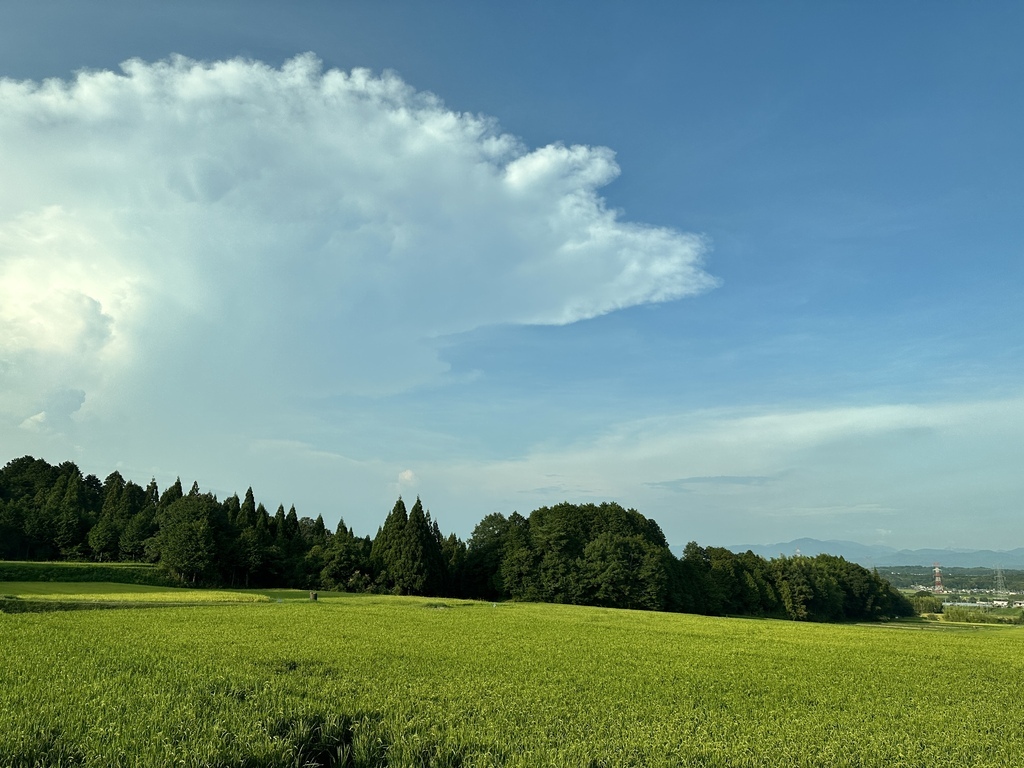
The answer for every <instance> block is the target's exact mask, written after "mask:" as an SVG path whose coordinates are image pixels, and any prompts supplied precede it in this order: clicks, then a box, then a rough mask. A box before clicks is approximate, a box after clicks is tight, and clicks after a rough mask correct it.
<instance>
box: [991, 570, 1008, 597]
mask: <svg viewBox="0 0 1024 768" xmlns="http://www.w3.org/2000/svg"><path fill="white" fill-rule="evenodd" d="M993 591H994V592H995V593H996V594H997V595H1008V594H1010V590H1008V589H1007V588H1006V578H1005V577H1004V576H1003V567H1002V566H1001V565H997V566H996V588H995V590H993Z"/></svg>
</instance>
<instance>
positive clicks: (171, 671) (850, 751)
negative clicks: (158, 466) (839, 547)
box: [0, 583, 1024, 767]
mask: <svg viewBox="0 0 1024 768" xmlns="http://www.w3.org/2000/svg"><path fill="white" fill-rule="evenodd" d="M51 586H52V587H53V589H54V592H53V594H65V595H66V594H68V592H69V590H67V589H66V588H67V586H68V585H51ZM78 586H79V587H82V588H83V590H85V587H83V586H82V585H78ZM10 587H11V584H10V583H8V584H3V583H0V594H12V592H11V591H10ZM61 589H64V592H60V590H61ZM89 589H93V588H92V587H90V588H89ZM116 589H119V590H121V591H120V592H117V593H116V594H130V591H125V589H124V588H123V587H117V588H116ZM78 594H80V595H84V594H89V595H96V594H102V590H99V591H92V592H87V591H82V592H79V593H78ZM137 594H140V595H141V594H158V593H157V592H149V591H147V590H141V591H140V592H138V593H137ZM257 594H259V592H258V591H257ZM263 597H264V598H265V599H266V598H269V600H268V601H266V602H259V603H237V604H220V605H194V606H188V607H168V608H162V609H160V610H152V609H140V610H107V611H75V612H55V613H32V614H18V615H2V614H0V648H3V650H4V664H3V665H0V764H2V765H5V766H6V765H14V766H32V765H88V766H107V765H124V766H165V765H184V766H302V765H316V764H319V765H331V764H334V765H352V766H371V765H391V766H418V765H449V766H455V765H461V766H471V765H472V766H498V765H504V766H545V765H566V766H600V765H607V766H629V765H651V766H662V765H665V766H669V765H687V766H689V765H692V766H824V765H839V766H929V767H932V766H937V765H957V766H972V765H976V766H990V765H991V766H996V765H1005V766H1010V765H1018V764H1019V762H1020V755H1021V753H1022V751H1024V735H1021V734H1020V733H1019V732H1018V731H1017V730H1016V728H1015V725H1014V724H1018V723H1020V722H1022V717H1024V701H1022V699H1021V697H1020V695H1019V693H1018V690H1017V681H1018V680H1019V679H1021V675H1022V672H1024V653H1022V650H1024V633H1022V631H1020V630H1018V629H1017V628H980V629H978V628H966V627H962V628H956V629H954V630H953V631H950V629H953V628H950V629H946V628H939V629H936V626H937V625H934V624H932V625H924V626H925V627H929V629H927V630H922V629H919V627H920V626H922V625H915V624H910V623H904V624H893V625H878V626H859V625H858V626H854V625H844V626H828V625H812V624H796V623H790V622H781V621H757V620H744V619H714V618H704V617H696V616H685V615H671V614H657V613H642V612H631V611H613V610H605V609H595V608H579V607H571V606H550V605H533V604H515V603H510V604H499V605H497V606H492V604H490V603H478V602H464V601H452V600H429V599H417V598H389V597H372V596H342V595H323V594H321V599H320V600H319V601H318V602H316V603H312V602H309V601H308V595H305V594H304V593H297V592H291V591H281V592H280V593H266V594H264V595H263ZM302 597H305V598H307V599H291V598H302Z"/></svg>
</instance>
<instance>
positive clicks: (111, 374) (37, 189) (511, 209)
mask: <svg viewBox="0 0 1024 768" xmlns="http://www.w3.org/2000/svg"><path fill="white" fill-rule="evenodd" d="M122 69H123V72H121V73H115V72H83V73H80V74H79V75H77V77H75V78H74V79H73V80H71V81H67V82H65V81H59V80H52V81H46V82H44V83H41V84H39V83H32V82H14V81H9V80H6V81H0V168H3V184H2V185H0V393H2V394H0V416H2V417H3V419H4V422H5V423H6V424H8V425H12V424H21V425H22V426H23V427H25V428H44V427H45V426H46V424H47V423H49V424H51V425H52V424H56V423H59V422H60V421H61V420H66V419H67V418H68V417H69V416H70V415H71V414H72V413H74V412H75V411H76V410H77V409H78V408H79V406H82V409H83V413H86V412H92V413H102V412H106V411H113V410H115V409H116V406H117V405H118V404H123V403H124V401H125V399H126V398H132V397H136V396H140V395H139V393H140V392H142V391H143V390H146V391H148V392H149V397H150V400H151V402H154V403H158V402H160V398H165V399H166V402H168V403H174V404H176V406H177V407H180V408H187V407H191V406H193V405H195V404H196V403H198V402H200V401H203V402H204V403H205V405H204V406H203V409H206V408H209V406H210V405H212V404H215V403H223V407H224V408H228V409H230V408H231V407H232V406H235V407H239V408H260V407H267V406H272V405H274V404H275V403H276V402H277V401H278V400H280V399H281V398H283V397H285V396H287V397H292V398H294V397H295V396H303V397H324V396H329V395H331V394H336V393H353V392H355V393H386V392H394V391H400V390H402V389H404V388H407V387H409V386H412V385H415V384H417V383H422V382H424V381H429V380H430V379H432V378H434V377H436V376H437V375H439V374H440V373H443V365H442V364H441V363H440V362H439V361H438V358H437V356H436V354H435V350H434V347H433V345H432V340H434V339H437V338H438V337H440V336H444V335H448V334H454V333H459V332H463V331H467V330H471V329H473V328H477V327H480V326H483V325H487V324H494V323H536V324H563V323H571V322H574V321H578V320H581V319H585V318H590V317H594V316H597V315H600V314H603V313H607V312H610V311H613V310H616V309H619V308H623V307H628V306H633V305H637V304H642V303H647V302H659V301H666V300H670V299H675V298H678V297H682V296H686V295H688V294H694V293H697V292H700V291H703V290H705V289H707V288H709V287H711V286H712V285H713V284H714V281H713V279H712V278H710V277H709V276H708V275H707V274H705V273H704V272H703V271H702V270H701V266H700V259H701V255H702V251H703V249H704V244H703V242H702V240H701V238H699V237H697V236H693V235H688V234H684V233H680V232H677V231H674V230H670V229H666V228H659V227H654V226H647V225H643V224H636V223H631V222H627V221H624V220H623V219H622V218H621V216H620V214H619V213H618V212H616V211H613V210H609V209H608V208H606V206H605V204H604V201H603V200H602V198H601V197H600V196H599V194H598V190H599V189H600V188H601V187H602V186H603V185H606V184H608V183H609V182H610V181H611V180H612V179H613V178H615V176H616V175H617V173H618V167H617V166H616V164H615V161H614V157H613V154H612V152H611V151H610V150H608V149H605V148H600V147H597V148H595V147H585V146H561V145H552V146H547V147H542V148H540V149H535V150H530V149H528V148H526V147H524V146H522V145H521V143H519V142H518V141H517V140H516V139H514V138H513V137H510V136H508V135H505V134H502V133H500V131H499V130H498V129H497V127H496V125H495V123H494V122H493V121H491V120H488V119H485V118H483V117H479V116H474V115H469V114H458V113H455V112H452V111H450V110H448V109H446V108H445V107H444V106H443V105H442V104H441V102H440V101H439V100H437V99H436V98H435V97H433V96H431V95H429V94H423V93H418V92H416V91H415V90H413V89H412V88H411V87H410V86H408V85H407V84H406V83H404V82H403V81H402V80H400V79H399V78H398V77H396V76H391V75H386V76H383V77H375V76H373V75H371V74H370V73H369V72H366V71H362V70H356V71H353V72H351V73H344V72H339V71H328V72H323V71H321V68H320V64H319V62H318V61H317V59H316V58H314V57H313V56H311V55H306V56H300V57H298V58H296V59H293V60H292V61H290V62H288V63H287V64H285V66H284V67H283V68H281V69H274V68H272V67H269V66H266V65H264V64H261V63H258V62H251V61H243V60H232V61H225V62H217V63H213V64H205V63H197V62H194V61H190V60H187V59H183V58H174V59H171V60H170V61H166V62H160V63H155V64H149V63H145V62H142V61H130V62H127V63H126V64H124V65H123V67H122ZM83 403H84V405H83ZM197 407H198V406H197ZM48 409H49V410H48Z"/></svg>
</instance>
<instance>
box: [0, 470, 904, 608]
mask: <svg viewBox="0 0 1024 768" xmlns="http://www.w3.org/2000/svg"><path fill="white" fill-rule="evenodd" d="M15 558H17V559H23V560H46V559H58V558H59V559H64V560H85V559H90V560H93V561H97V562H102V563H106V562H111V563H113V562H116V561H134V562H140V561H149V562H151V563H159V565H160V566H161V569H162V572H163V573H165V574H167V576H168V577H171V578H173V579H175V580H177V581H178V583H181V582H185V583H189V584H205V585H228V586H232V587H278V586H292V587H301V588H305V589H321V588H326V589H338V590H347V591H367V590H373V591H381V592H391V593H395V594H408V595H431V596H450V597H477V598H485V599H488V600H497V599H508V598H511V599H516V600H533V601H547V602H557V603H576V604H583V605H598V606H606V607H613V608H636V609H648V610H669V611H683V612H691V613H703V614H712V615H744V616H773V617H785V618H790V619H795V620H805V621H859V620H870V619H879V618H885V617H892V616H903V615H910V614H912V613H913V606H912V605H911V604H910V602H909V601H908V600H907V599H906V598H905V597H903V596H902V595H901V594H900V593H898V592H897V591H895V590H894V589H892V587H891V586H890V585H889V583H888V582H887V581H886V580H884V579H882V578H881V577H880V576H879V575H878V574H877V573H876V572H870V571H868V570H866V569H864V568H862V567H861V566H859V565H856V564H854V563H849V562H847V561H846V560H844V559H842V558H838V557H832V556H829V555H819V556H817V557H814V558H806V557H795V558H779V559H777V560H764V559H762V558H760V557H758V556H757V555H755V554H753V553H752V552H745V553H743V554H735V553H733V552H731V551H730V550H727V549H723V548H721V547H708V548H704V547H701V546H699V545H698V544H697V543H696V542H690V543H689V544H688V545H687V546H686V548H685V550H684V552H683V556H682V558H678V559H677V558H676V557H674V556H673V555H672V553H671V552H670V550H669V548H668V542H667V541H666V539H665V535H664V533H663V532H662V530H661V528H660V527H659V526H658V524H657V523H656V522H655V521H654V520H650V519H648V518H646V517H644V516H643V515H641V514H640V513H639V512H637V511H636V510H633V509H625V508H623V507H622V506H620V505H619V504H615V503H603V504H570V503H568V502H564V503H562V504H558V505H555V506H553V507H541V508H539V509H537V510H534V511H533V512H532V513H531V514H530V515H529V517H528V518H527V517H523V516H522V515H520V514H519V513H518V512H513V513H512V514H511V515H510V516H509V517H507V518H506V517H505V516H504V515H501V514H497V513H494V514H490V515H487V516H486V517H485V518H484V519H483V520H481V521H480V523H479V524H478V525H477V526H476V527H475V528H474V530H473V535H472V536H471V537H470V539H469V541H468V542H467V543H464V542H462V541H461V540H460V539H459V538H458V537H457V536H455V535H454V534H452V535H449V536H447V537H445V536H443V535H442V533H441V530H440V527H439V526H438V524H437V522H436V521H435V520H433V519H432V518H431V516H430V513H429V512H427V511H425V510H424V508H423V503H422V501H421V500H420V499H419V498H417V499H416V502H415V503H414V504H413V506H412V509H411V510H409V511H407V510H406V507H405V503H404V502H403V500H402V499H401V498H399V499H398V500H397V501H396V502H395V505H394V507H393V509H392V510H391V512H390V514H388V516H387V518H386V519H385V521H384V524H383V525H382V526H381V528H380V529H379V530H378V532H377V536H376V537H375V538H374V539H373V540H372V541H371V539H370V537H368V536H367V537H363V538H359V537H357V536H356V535H355V533H354V532H353V531H352V530H351V529H350V528H348V527H346V526H345V524H344V521H340V522H339V524H338V527H337V531H336V532H335V533H333V534H332V533H330V532H329V531H328V530H327V528H326V526H325V525H324V520H323V517H321V516H317V518H316V519H315V520H314V519H312V518H310V517H299V514H298V512H297V511H296V509H295V507H294V506H292V507H290V508H289V509H288V511H287V512H285V507H284V505H283V504H282V505H280V506H278V508H277V513H276V514H275V515H274V516H273V517H271V516H270V515H269V514H268V513H267V509H266V507H265V506H264V505H263V504H257V502H256V499H255V497H254V494H253V491H252V488H249V489H247V491H246V493H245V496H244V498H243V499H241V500H240V499H239V497H238V496H237V495H234V494H233V495H231V496H229V497H228V498H227V499H226V500H225V501H224V502H223V503H221V502H219V501H218V500H217V498H216V497H215V496H213V495H212V494H209V493H203V492H202V491H201V489H200V488H199V484H198V483H195V482H194V483H192V486H191V488H190V490H189V492H188V493H187V494H185V493H184V492H183V489H182V485H181V481H180V479H179V480H176V481H175V482H174V483H173V484H172V485H171V486H170V487H169V488H167V489H166V490H165V491H164V492H163V493H162V494H161V493H160V492H159V489H158V488H157V484H156V481H155V480H153V481H151V482H150V483H149V485H148V486H147V487H146V488H145V489H143V488H142V487H141V486H139V485H137V484H135V483H134V482H132V481H126V480H125V479H124V478H123V477H122V476H121V474H120V473H119V472H112V473H111V474H110V475H108V476H107V478H106V479H105V480H104V481H102V482H100V481H99V479H98V478H96V477H95V476H93V475H88V476H85V477H83V476H82V473H81V472H80V470H79V469H78V467H77V466H76V465H75V464H73V463H72V462H65V463H63V464H60V465H58V466H56V467H54V466H51V465H49V464H47V463H46V462H45V461H42V460H39V459H33V458H32V457H30V456H26V457H23V458H21V459H15V460H14V461H11V462H9V463H8V464H7V465H6V466H5V467H3V468H2V469H0V559H15ZM97 567H98V566H97ZM165 578H166V577H165ZM0 580H2V579H0Z"/></svg>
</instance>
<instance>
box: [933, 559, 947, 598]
mask: <svg viewBox="0 0 1024 768" xmlns="http://www.w3.org/2000/svg"><path fill="white" fill-rule="evenodd" d="M932 572H933V573H934V574H935V584H934V585H933V586H932V592H934V593H935V594H937V595H941V594H942V593H943V592H945V591H946V590H945V588H944V587H943V586H942V568H940V567H939V564H938V563H936V564H935V567H934V568H932Z"/></svg>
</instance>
